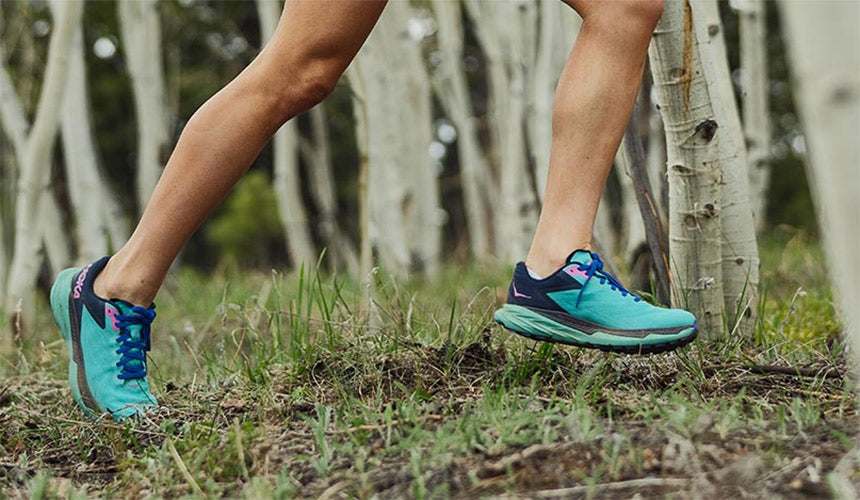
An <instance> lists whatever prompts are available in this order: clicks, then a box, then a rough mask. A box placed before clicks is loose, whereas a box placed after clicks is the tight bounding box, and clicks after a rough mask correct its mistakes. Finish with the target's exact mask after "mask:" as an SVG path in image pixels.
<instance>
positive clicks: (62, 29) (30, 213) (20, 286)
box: [6, 0, 83, 311]
mask: <svg viewBox="0 0 860 500" xmlns="http://www.w3.org/2000/svg"><path fill="white" fill-rule="evenodd" d="M82 13H83V2H82V1H81V0H67V1H66V2H64V3H63V9H62V15H60V16H58V17H57V18H56V22H55V25H54V32H53V35H52V36H51V41H50V44H49V46H48V61H47V67H46V69H45V78H44V81H43V84H42V92H41V95H40V96H39V104H38V106H37V109H36V118H35V120H34V122H33V128H32V129H31V131H30V135H29V136H28V138H27V144H26V150H25V153H24V162H23V164H22V165H21V173H20V177H19V181H18V194H17V197H16V203H15V248H14V252H13V257H12V263H11V265H10V273H9V278H8V283H7V287H6V291H7V293H6V310H7V311H11V310H13V309H14V308H15V307H17V305H18V303H19V301H22V300H24V299H25V298H26V297H27V295H29V294H30V293H31V292H32V289H33V285H34V283H35V280H36V276H37V274H38V270H39V265H40V263H41V259H39V258H38V257H37V255H38V253H39V249H40V247H41V236H42V232H41V231H40V228H39V222H40V217H41V216H40V208H41V207H40V204H41V198H42V195H43V193H44V192H45V188H46V186H47V185H48V176H49V174H50V159H51V151H52V150H53V144H54V139H55V138H56V134H57V127H58V124H59V115H60V108H61V106H62V103H63V90H64V85H65V80H66V77H67V74H68V67H69V55H70V49H71V46H72V41H73V40H74V35H75V29H76V28H77V26H79V25H80V18H81V14H82Z"/></svg>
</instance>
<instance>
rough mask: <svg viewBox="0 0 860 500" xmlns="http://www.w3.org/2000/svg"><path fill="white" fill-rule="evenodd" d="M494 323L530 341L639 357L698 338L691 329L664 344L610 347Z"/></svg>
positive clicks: (499, 320) (668, 349)
mask: <svg viewBox="0 0 860 500" xmlns="http://www.w3.org/2000/svg"><path fill="white" fill-rule="evenodd" d="M495 321H496V323H498V324H500V325H501V326H502V327H504V328H505V329H506V330H509V331H511V332H513V333H516V334H517V335H520V336H522V337H525V338H528V339H530V340H537V341H540V342H548V343H552V344H563V345H570V346H574V347H582V348H585V349H599V350H601V351H604V352H615V353H621V354H640V355H648V354H659V353H661V352H667V351H673V350H675V349H678V348H679V347H683V346H685V345H687V344H689V343H691V342H692V341H694V340H695V339H696V337H697V336H698V333H699V330H698V327H695V326H694V327H693V328H694V329H693V332H692V333H691V334H689V335H687V336H684V337H680V338H676V339H672V340H667V341H666V342H658V343H652V344H646V343H641V344H634V345H610V344H597V343H590V342H583V341H576V340H564V339H561V338H553V337H548V336H543V335H539V334H535V333H532V332H526V331H523V330H521V329H518V328H515V327H512V326H511V325H508V324H505V321H504V319H502V318H499V317H498V315H496V317H495Z"/></svg>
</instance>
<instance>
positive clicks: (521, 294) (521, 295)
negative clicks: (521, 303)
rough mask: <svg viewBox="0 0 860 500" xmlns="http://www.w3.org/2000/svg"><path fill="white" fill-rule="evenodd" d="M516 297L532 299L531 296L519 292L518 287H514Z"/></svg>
mask: <svg viewBox="0 0 860 500" xmlns="http://www.w3.org/2000/svg"><path fill="white" fill-rule="evenodd" d="M514 297H522V298H524V299H530V298H532V297H531V295H526V294H524V293H520V292H518V291H517V285H514Z"/></svg>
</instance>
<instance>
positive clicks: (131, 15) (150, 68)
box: [117, 0, 170, 213]
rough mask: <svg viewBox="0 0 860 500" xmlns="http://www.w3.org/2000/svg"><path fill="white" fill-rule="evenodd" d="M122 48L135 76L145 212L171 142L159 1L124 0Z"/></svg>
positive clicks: (140, 183)
mask: <svg viewBox="0 0 860 500" xmlns="http://www.w3.org/2000/svg"><path fill="white" fill-rule="evenodd" d="M117 4H118V13H119V21H120V22H119V25H120V32H121V37H122V45H123V49H124V53H125V57H126V62H127V65H128V71H129V73H130V74H131V85H132V89H133V91H134V92H133V94H134V109H135V115H136V118H137V150H138V159H137V207H138V211H139V212H141V213H142V212H143V209H144V208H145V207H146V203H147V202H148V201H149V196H150V195H151V194H152V191H153V189H155V185H156V184H157V183H158V178H159V177H160V176H161V169H162V168H163V167H164V165H163V163H162V149H163V148H164V147H165V146H166V145H167V142H168V140H169V129H170V125H169V123H168V118H167V104H166V103H167V100H166V95H165V90H164V68H163V64H162V58H161V49H162V47H161V22H160V20H159V16H158V0H131V1H127V0H124V1H120V2H117Z"/></svg>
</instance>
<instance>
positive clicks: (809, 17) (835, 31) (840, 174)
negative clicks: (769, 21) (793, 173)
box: [780, 1, 860, 375]
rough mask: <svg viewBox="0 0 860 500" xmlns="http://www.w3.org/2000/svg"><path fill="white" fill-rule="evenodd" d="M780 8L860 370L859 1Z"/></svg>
mask: <svg viewBox="0 0 860 500" xmlns="http://www.w3.org/2000/svg"><path fill="white" fill-rule="evenodd" d="M780 7H781V13H782V19H783V30H784V33H785V40H786V41H787V42H788V48H789V56H790V61H791V69H792V74H793V76H794V80H795V94H794V95H795V97H796V100H797V104H798V111H799V112H800V118H801V124H802V126H803V129H804V133H805V137H806V144H807V148H808V151H809V153H808V169H807V171H808V173H809V179H810V187H811V191H812V195H813V199H814V201H815V207H816V209H817V212H818V220H819V224H820V225H821V229H822V232H823V234H824V237H823V238H822V241H823V242H824V246H825V249H826V252H827V256H828V258H829V265H828V266H827V267H828V268H829V269H830V277H831V279H832V280H833V284H834V285H835V289H836V295H837V296H838V300H839V304H840V305H841V312H842V314H843V315H844V319H845V332H846V334H847V337H848V340H849V342H850V343H851V351H852V353H853V357H854V361H855V374H858V375H860V308H858V304H860V259H858V258H857V245H858V243H860V224H858V221H860V167H858V165H860V141H858V140H857V131H858V130H860V58H858V57H857V47H860V34H858V33H860V32H858V31H857V20H858V19H860V3H858V2H841V1H831V2H815V3H813V2H796V1H785V2H782V3H781V4H780Z"/></svg>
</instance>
